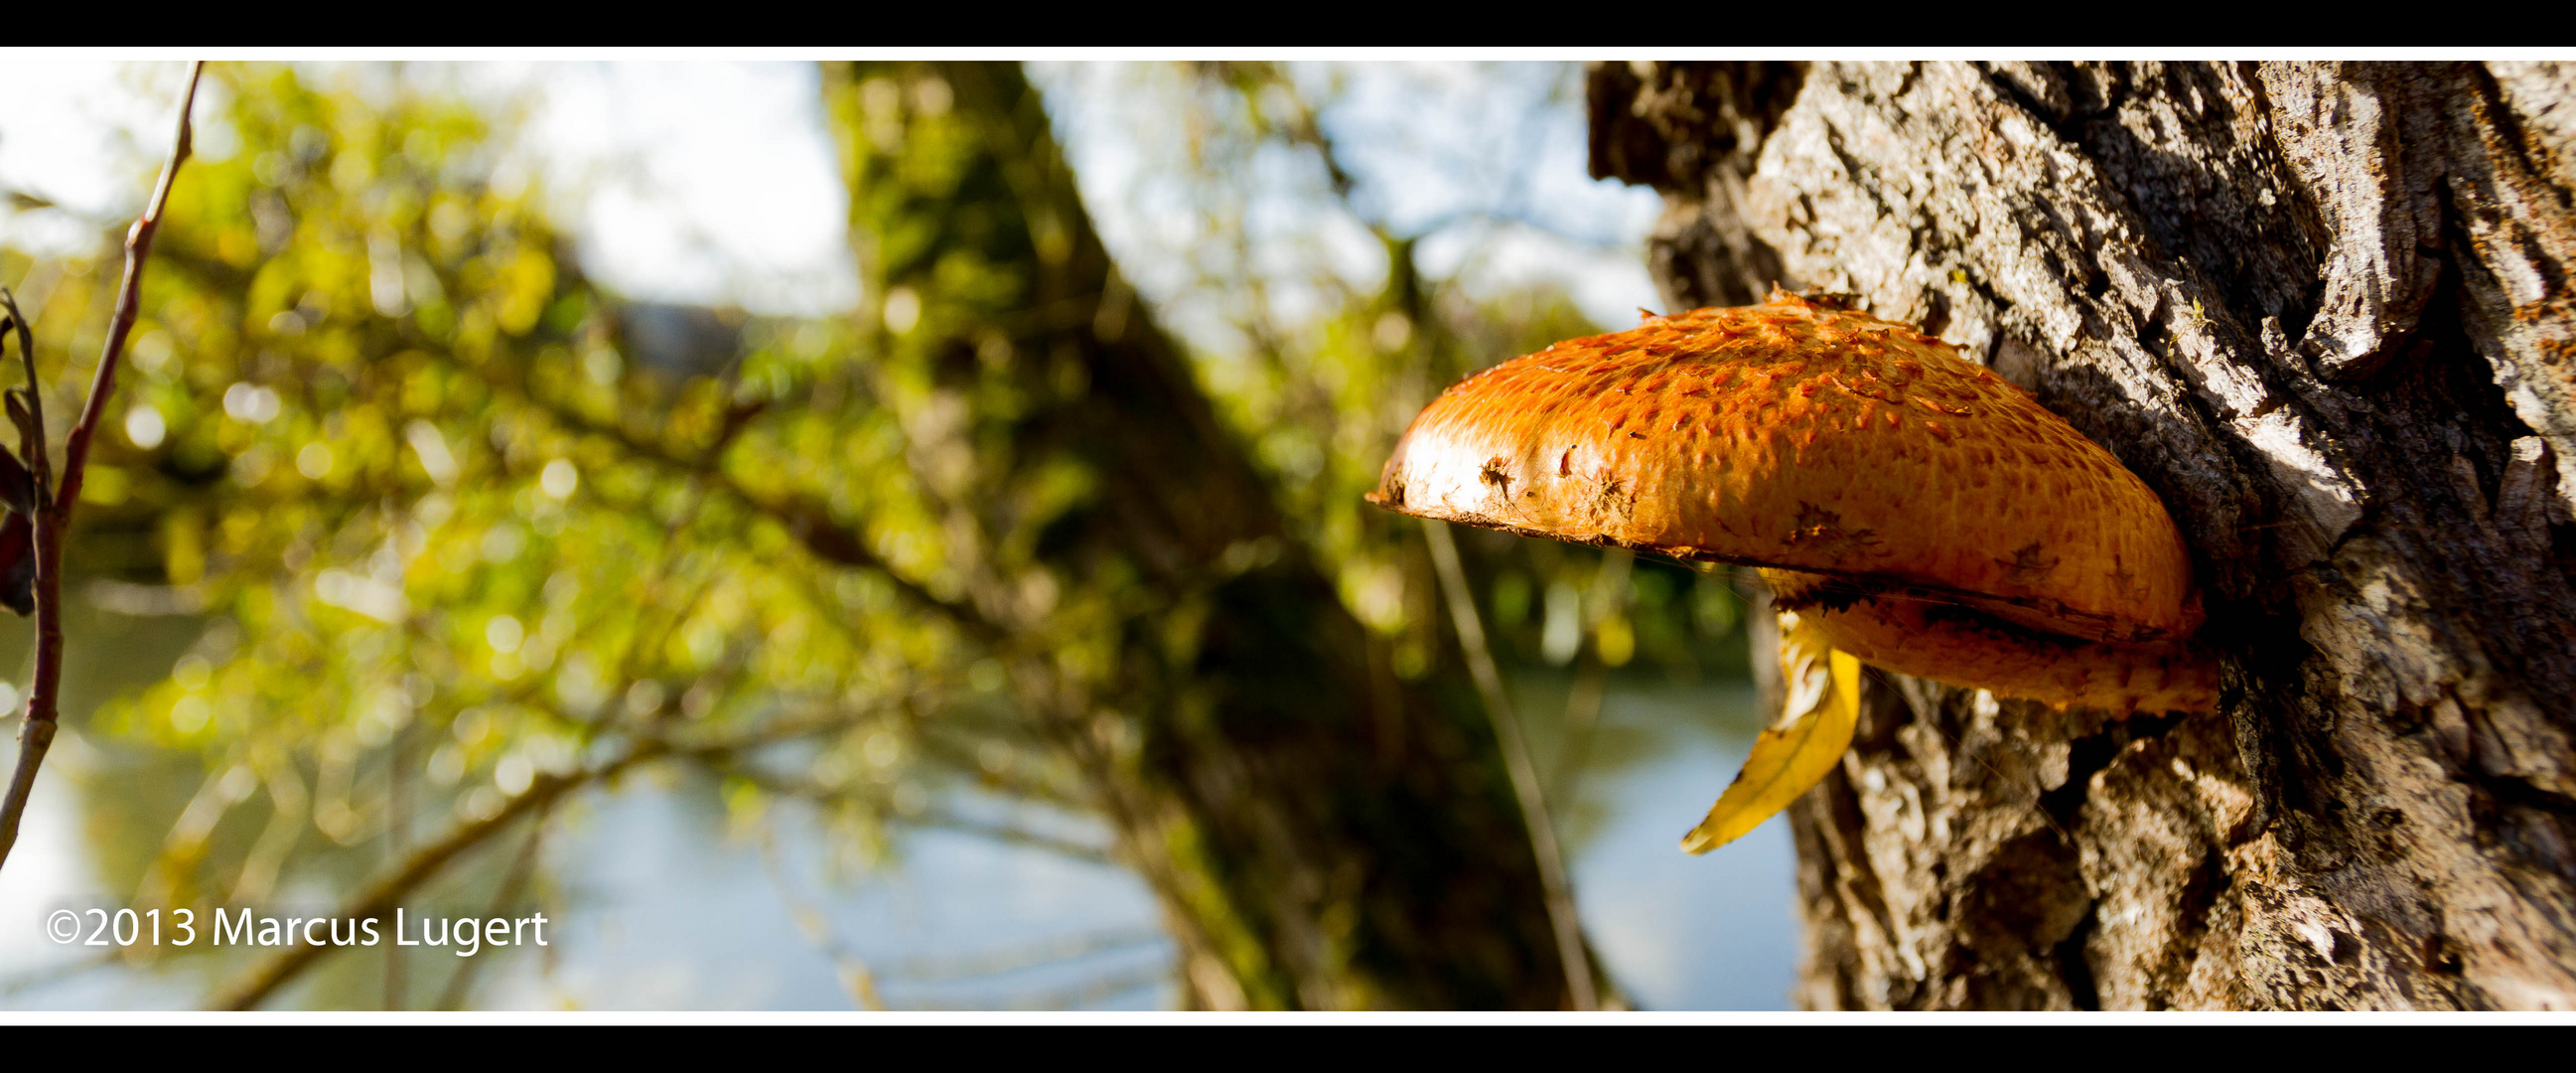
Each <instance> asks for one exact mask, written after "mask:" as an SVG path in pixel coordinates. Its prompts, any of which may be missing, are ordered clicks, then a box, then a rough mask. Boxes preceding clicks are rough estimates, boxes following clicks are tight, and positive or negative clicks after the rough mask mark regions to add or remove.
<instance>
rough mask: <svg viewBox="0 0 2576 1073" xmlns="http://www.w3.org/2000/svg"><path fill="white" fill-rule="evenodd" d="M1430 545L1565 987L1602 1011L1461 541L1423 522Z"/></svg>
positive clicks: (1583, 1005)
mask: <svg viewBox="0 0 2576 1073" xmlns="http://www.w3.org/2000/svg"><path fill="white" fill-rule="evenodd" d="M1422 532H1423V535H1424V536H1425V537H1427V538H1428V539H1429V540H1430V543H1431V565H1432V566H1433V568H1434V569H1435V570H1436V571H1437V572H1438V573H1439V575H1440V588H1441V591H1442V592H1443V593H1444V594H1446V595H1447V596H1448V598H1449V620H1450V623H1451V625H1453V626H1455V627H1457V630H1458V647H1460V648H1462V649H1465V650H1466V653H1467V673H1468V675H1469V676H1470V677H1472V678H1474V679H1475V680H1476V691H1477V692H1479V693H1483V694H1484V695H1485V712H1486V714H1488V715H1490V716H1492V717H1493V720H1494V737H1495V738H1496V739H1497V740H1498V742H1499V744H1501V745H1502V748H1503V767H1504V768H1505V769H1506V770H1508V771H1509V772H1511V776H1512V790H1513V792H1514V794H1515V796H1518V797H1519V798H1520V804H1521V820H1522V822H1523V823H1525V824H1527V825H1528V826H1529V837H1530V850H1531V851H1532V853H1533V855H1534V856H1536V857H1537V858H1538V877H1539V883H1540V885H1541V886H1543V887H1544V888H1546V892H1547V917H1548V922H1549V923H1551V924H1553V925H1555V926H1556V955H1557V958H1558V959H1559V960H1561V961H1563V962H1564V963H1565V987H1566V990H1567V991H1569V992H1572V997H1573V999H1574V1008H1575V1009H1576V1010H1577V1011H1580V1012H1584V1013H1590V1012H1592V1011H1594V1010H1597V1009H1599V1008H1600V999H1599V998H1598V997H1597V995H1596V993H1595V991H1594V989H1593V984H1592V958H1591V955H1590V954H1588V953H1586V952H1585V951H1584V949H1583V923H1582V921H1581V920H1579V919H1578V918H1576V916H1575V915H1574V885H1573V884H1572V883H1571V882H1569V881H1568V880H1567V879H1566V875H1565V857H1564V856H1563V854H1562V853H1561V852H1560V851H1559V850H1558V848H1557V842H1556V823H1555V821H1554V820H1552V819H1550V818H1549V816H1548V811H1547V792H1546V790H1545V789H1543V788H1541V787H1540V786H1539V781H1538V765H1537V764H1534V763H1531V762H1530V753H1529V742H1528V741H1527V740H1526V739H1524V738H1522V736H1521V724H1520V720H1518V719H1516V718H1514V717H1513V716H1512V705H1511V698H1510V697H1508V696H1505V695H1504V693H1503V676H1502V674H1501V673H1500V672H1498V671H1496V670H1495V669H1494V653H1493V651H1492V650H1491V649H1489V648H1487V647H1485V626H1484V623H1483V621H1482V620H1481V619H1479V618H1478V617H1477V615H1476V597H1475V594H1474V593H1473V592H1470V591H1469V590H1468V588H1467V571H1466V568H1465V567H1462V566H1460V565H1459V564H1458V542H1457V540H1456V539H1454V538H1452V537H1451V536H1450V535H1449V523H1447V522H1443V521H1439V520H1437V519H1433V518H1424V519H1423V520H1422Z"/></svg>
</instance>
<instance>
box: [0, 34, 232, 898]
mask: <svg viewBox="0 0 2576 1073" xmlns="http://www.w3.org/2000/svg"><path fill="white" fill-rule="evenodd" d="M205 70H206V65H205V63H204V61H202V60H201V61H198V62H197V63H195V64H193V65H191V66H190V67H189V68H188V90H187V94H186V95H185V96H184V97H182V98H180V102H179V130H178V134H177V135H176V136H175V137H174V139H173V141H172V144H171V146H170V162H169V164H168V165H166V166H164V167H163V168H162V169H161V182H160V184H159V186H158V187H156V188H155V189H154V190H153V191H152V201H151V204H150V205H148V206H147V207H146V208H145V209H144V210H143V215H142V216H141V217H140V218H138V219H136V220H135V221H134V227H133V229H132V230H129V231H127V232H126V233H125V281H124V283H123V284H122V285H121V286H119V287H118V289H117V296H116V315H115V317H114V318H113V319H111V320H110V321H109V322H108V325H107V343H106V346H105V348H104V349H103V350H101V351H100V353H99V357H98V371H97V373H96V375H95V378H94V379H93V380H92V381H91V383H90V389H89V403H88V405H86V406H85V407H83V408H82V410H81V415H80V420H79V421H78V422H76V423H74V424H73V425H72V431H71V437H70V439H68V440H66V441H64V444H63V474H62V483H61V487H60V488H59V489H49V488H47V486H46V485H47V482H48V481H49V480H50V479H51V474H52V465H51V463H50V461H49V460H48V459H47V458H46V457H45V415H44V404H43V402H42V401H41V400H42V395H43V392H42V391H41V389H40V387H39V384H38V381H37V380H36V355H35V352H34V351H33V350H32V349H29V348H28V347H27V342H28V334H27V327H26V318H25V317H23V316H20V315H18V312H17V308H16V305H15V303H11V305H10V309H9V313H10V319H11V320H13V321H15V322H16V325H15V326H16V329H17V333H18V341H19V348H20V349H21V350H22V351H24V354H23V356H24V357H25V358H26V361H27V390H26V393H25V394H24V395H23V396H21V398H23V399H24V410H23V411H22V412H23V414H24V419H23V420H22V421H21V422H20V426H19V434H20V441H19V443H20V447H21V449H23V450H24V451H26V453H27V459H26V461H27V463H28V467H27V468H28V473H29V476H30V477H31V478H32V480H33V487H32V492H33V495H31V496H30V499H31V501H32V503H31V505H32V506H34V508H35V510H34V512H33V514H32V516H30V517H29V518H28V521H29V522H30V523H32V524H33V526H34V531H35V535H34V544H35V548H34V554H35V557H36V592H35V601H36V673H35V677H34V680H33V681H32V682H31V683H30V684H29V687H28V690H27V714H26V719H25V722H24V723H23V725H21V726H20V728H19V731H18V768H17V771H16V772H15V773H14V774H12V775H11V777H10V779H9V793H8V796H7V797H6V798H5V799H0V864H6V863H7V862H8V859H9V850H10V849H11V848H12V847H14V846H16V845H17V843H18V820H19V817H20V816H22V815H24V814H25V812H26V810H27V796H28V794H30V793H32V792H34V790H35V785H36V771H37V769H38V768H40V767H42V766H43V765H44V762H45V752H46V750H48V749H51V748H52V747H53V744H54V731H55V720H56V718H57V717H58V716H59V714H60V712H59V711H58V710H57V704H58V702H59V698H60V695H61V692H62V677H63V591H62V590H63V580H62V573H63V531H64V529H65V528H66V527H67V526H69V525H70V524H71V517H72V508H73V507H75V506H77V505H78V504H79V502H80V489H81V476H82V474H83V472H84V471H85V470H87V469H88V466H89V443H90V438H91V437H92V436H93V435H95V434H96V433H97V432H98V422H99V418H100V416H101V415H103V414H105V413H106V412H107V402H108V399H109V398H110V397H112V396H113V395H115V393H116V365H117V359H118V358H120V357H123V356H124V354H125V337H126V336H127V334H129V333H131V332H132V331H133V330H134V319H135V316H136V314H137V312H138V310H139V309H140V307H141V305H142V301H143V264H144V260H145V258H147V257H150V256H151V254H152V238H153V236H154V235H155V234H157V233H159V231H160V230H161V210H162V209H163V208H165V207H167V206H168V205H169V203H170V187H171V185H172V184H174V183H175V182H177V181H178V178H179V166H180V165H182V164H185V163H187V161H188V151H189V148H190V144H189V143H190V141H191V137H190V135H191V128H190V127H189V124H188V113H189V112H190V111H191V110H193V109H194V108H195V107H196V104H197V79H198V77H199V76H201V75H203V74H204V73H205ZM12 409H13V410H16V409H17V408H16V407H12ZM11 416H12V417H18V416H19V413H17V412H13V413H12V414H11Z"/></svg>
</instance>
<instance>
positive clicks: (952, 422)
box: [825, 64, 1565, 1008]
mask: <svg viewBox="0 0 2576 1073" xmlns="http://www.w3.org/2000/svg"><path fill="white" fill-rule="evenodd" d="M825 92H826V98H827V102H828V105H829V108H830V111H831V115H832V120H833V125H834V127H835V130H836V132H837V134H838V136H839V139H840V142H841V145H842V148H843V151H844V165H845V172H846V174H847V176H848V177H849V184H850V191H851V224H852V226H851V233H852V240H853V243H854V245H855V247H856V249H857V253H858V257H859V261H860V265H861V277H862V280H863V285H864V287H865V288H866V296H865V301H864V304H865V308H866V310H867V311H868V312H867V315H868V316H870V317H873V318H878V319H879V320H881V321H882V323H883V324H884V327H885V332H884V334H883V336H882V338H883V354H882V356H881V357H880V359H879V360H878V362H877V363H876V364H877V366H878V369H877V371H876V379H877V391H878V394H879V397H880V398H879V401H880V402H881V403H882V404H884V405H886V406H888V407H890V408H892V409H893V410H895V411H896V412H897V413H899V414H900V415H901V416H902V419H903V422H904V427H905V431H906V434H907V436H908V438H909V440H910V444H911V447H910V452H911V457H912V459H913V462H914V470H915V472H916V475H917V478H918V482H919V484H920V486H921V487H922V488H923V489H925V490H926V493H927V495H928V500H929V503H930V509H931V510H933V511H934V512H935V513H937V514H938V515H939V517H940V519H941V524H942V531H943V533H944V534H946V545H945V547H944V548H943V554H944V555H945V556H946V559H947V563H948V573H949V575H950V580H953V581H954V582H955V586H954V587H955V589H956V591H957V594H958V596H957V601H956V603H955V605H954V607H955V610H956V613H957V614H958V616H959V617H960V619H961V621H964V622H966V623H968V625H969V626H970V629H969V630H968V631H967V632H969V633H979V634H980V636H981V637H982V639H983V642H984V643H985V644H987V645H988V646H989V647H991V648H992V649H993V650H994V651H995V652H996V653H997V655H998V656H999V657H1000V658H1001V659H1003V661H1004V663H1005V664H1006V666H1007V667H1008V669H1009V672H1010V680H1011V682H1012V688H1013V692H1014V694H1015V696H1016V697H1017V699H1018V700H1019V702H1020V704H1021V706H1022V708H1023V709H1024V710H1026V711H1027V712H1028V713H1029V714H1030V715H1031V717H1032V718H1033V719H1035V720H1037V721H1038V722H1039V723H1041V724H1042V725H1043V726H1042V731H1043V733H1044V735H1045V737H1046V739H1047V740H1048V741H1049V742H1050V743H1052V744H1053V745H1054V746H1055V747H1056V748H1057V749H1058V750H1060V751H1061V753H1062V755H1064V756H1066V757H1067V758H1069V759H1070V761H1071V762H1072V763H1073V764H1074V766H1075V767H1076V768H1077V769H1078V770H1080V771H1081V772H1082V773H1083V775H1084V777H1085V780H1086V782H1087V783H1088V786H1089V789H1090V792H1091V797H1092V798H1093V799H1094V800H1093V803H1094V804H1096V805H1097V807H1098V808H1099V810H1100V812H1101V814H1102V815H1103V816H1104V817H1105V818H1106V819H1107V820H1108V821H1109V823H1110V825H1111V826H1112V828H1113V829H1114V830H1115V832H1116V836H1117V843H1118V849H1119V852H1120V855H1121V856H1122V858H1123V859H1124V860H1126V862H1127V863H1128V864H1130V865H1131V866H1132V867H1134V868H1135V869H1136V871H1137V872H1138V874H1140V875H1141V876H1143V877H1144V879H1145V880H1146V881H1147V882H1148V883H1149V884H1150V885H1151V886H1152V888H1153V890H1154V892H1155V894H1156V896H1157V897H1158V898H1159V899H1160V901H1161V904H1162V907H1163V910H1164V914H1165V918H1166V921H1167V923H1168V924H1169V926H1170V930H1171V932H1172V934H1173V936H1174V938H1175V940H1176V942H1177V943H1178V944H1179V946H1180V948H1181V961H1182V965H1181V969H1182V977H1183V980H1184V986H1185V988H1186V991H1187V999H1188V1001H1189V1002H1190V1003H1192V1004H1194V1005H1197V1006H1202V1007H1214V1008H1246V1007H1250V1008H1295V1007H1305V1008H1353V1007H1428V1008H1448V1007H1474V1008H1493V1007H1506V1008H1509V1007H1539V1008H1557V1007H1559V1006H1561V1005H1562V1004H1563V1003H1564V1002H1565V997H1564V991H1565V984H1564V974H1563V972H1562V971H1561V968H1560V965H1559V962H1558V960H1557V957H1556V953H1555V948H1554V946H1553V940H1552V938H1551V933H1550V930H1549V924H1548V917H1547V911H1546V906H1545V902H1544V901H1543V899H1542V894H1541V890H1540V885H1539V879H1538V874H1537V870H1536V866H1535V863H1534V861H1533V859H1532V857H1531V854H1530V848H1529V840H1528V837H1527V835H1526V833H1525V832H1524V829H1523V827H1522V825H1521V822H1520V819H1519V815H1518V812H1517V811H1516V806H1515V805H1514V802H1513V798H1512V796H1511V789H1510V785H1509V783H1508V782H1507V780H1506V778H1505V776H1504V774H1503V770H1502V767H1501V762H1500V760H1499V759H1498V756H1497V754H1496V752H1495V747H1494V744H1493V741H1492V739H1491V736H1490V734H1489V733H1488V731H1487V729H1486V724H1485V722H1484V717H1483V716H1482V714H1481V712H1480V710H1479V709H1478V708H1477V706H1476V700H1475V697H1474V694H1473V691H1472V689H1471V688H1469V686H1468V685H1467V683H1466V680H1465V676H1464V674H1463V672H1459V671H1457V670H1455V669H1454V668H1455V661H1451V662H1450V664H1449V666H1447V667H1444V668H1443V669H1442V670H1440V671H1438V672H1436V673H1435V674H1434V675H1433V676H1432V677H1431V678H1430V679H1428V680H1425V681H1420V682H1407V681H1402V680H1399V679H1398V678H1397V677H1396V676H1395V675H1394V674H1393V673H1392V671H1391V670H1390V668H1389V662H1388V659H1387V655H1386V651H1385V645H1384V644H1383V643H1382V642H1381V641H1380V640H1379V639H1376V638H1373V637H1372V636H1370V635H1369V633H1368V631H1367V630H1365V629H1364V628H1363V627H1362V626H1361V625H1360V623H1359V622H1358V621H1357V620H1356V619H1354V618H1353V617H1352V616H1351V615H1350V614H1349V613H1348V612H1347V611H1345V610H1344V608H1343V607H1342V604H1341V602H1340V600H1339V598H1338V597H1337V595H1336V594H1335V592H1334V590H1333V588H1332V586H1331V585H1330V584H1329V583H1327V581H1326V580H1325V577H1324V575H1323V574H1322V573H1321V572H1320V571H1319V569H1318V567H1317V565H1316V564H1315V563H1314V562H1313V561H1312V560H1311V559H1310V558H1309V557H1308V554H1307V552H1306V551H1305V550H1304V549H1303V548H1302V547H1301V546H1300V545H1299V543H1298V541H1297V540H1296V539H1295V538H1294V537H1293V536H1292V535H1291V534H1290V532H1289V531H1288V529H1287V528H1286V526H1285V525H1284V524H1283V520H1282V519H1281V517H1280V516H1279V514H1278V511H1277V508H1276V507H1275V505H1274V503H1273V500H1272V498H1271V494H1270V490H1269V489H1268V487H1267V486H1266V484H1265V483H1264V481H1263V480H1262V479H1261V478H1260V476H1259V475H1258V474H1257V472H1256V471H1255V469H1254V468H1253V466H1252V465H1251V463H1250V461H1249V459H1248V457H1247V456H1246V454H1245V452H1244V450H1243V448H1242V446H1241V445H1240V444H1239V443H1238V442H1237V441H1236V440H1235V439H1234V438H1233V437H1232V436H1231V435H1230V434H1229V433H1228V432H1227V431H1226V430H1225V429H1224V428H1223V427H1222V426H1221V425H1220V424H1219V422H1218V420H1217V417H1216V415H1215V412H1214V411H1213V409H1212V408H1211V406H1210V404H1209V402H1208V400H1207V399H1206V398H1205V396H1204V395H1203V394H1202V393H1201V391H1200V389H1199V387H1198V386H1197V383H1196V381H1195V380H1194V378H1193V376H1192V373H1191V370H1190V368H1189V365H1188V363H1187V362H1186V361H1185V360H1183V359H1182V358H1181V356H1180V355H1179V353H1178V351H1177V350H1176V348H1175V347H1174V345H1173V343H1172V342H1171V341H1170V339H1169V338H1168V337H1166V336H1165V335H1164V334H1163V333H1162V331H1161V330H1160V329H1159V328H1158V327H1156V325H1155V323H1154V321H1153V318H1152V317H1151V316H1150V315H1149V313H1148V311H1147V310H1146V309H1145V308H1144V307H1143V306H1141V305H1140V304H1139V303H1138V302H1137V300H1136V298H1135V295H1134V292H1133V291H1132V290H1131V289H1130V288H1129V287H1128V286H1127V285H1126V283H1125V281H1124V280H1122V279H1121V278H1120V277H1119V274H1118V272H1117V270H1116V268H1115V266H1114V265H1113V264H1112V263H1111V261H1110V258H1109V256H1108V253H1107V252H1106V250H1104V249H1103V248H1102V246H1101V243H1100V240H1099V238H1098V236H1096V235H1095V234H1094V233H1093V230H1092V227H1091V223H1090V219H1089V217H1088V216H1087V214H1086V213H1085V212H1084V210H1083V206H1082V202H1081V199H1080V197H1079V195H1078V193H1077V191H1076V189H1075V186H1074V182H1073V175H1072V173H1071V172H1070V171H1069V170H1068V168H1067V167H1066V165H1065V163H1064V160H1063V158H1062V156H1061V154H1060V153H1059V151H1058V149H1057V147H1056V145H1055V143H1054V141H1053V139H1052V137H1051V136H1050V134H1049V130H1048V121H1047V116H1046V113H1045V111H1044V110H1043V108H1042V107H1041V104H1040V101H1039V98H1038V95H1037V94H1036V93H1035V92H1034V91H1033V90H1032V89H1031V88H1030V86H1029V85H1028V83H1027V82H1026V80H1025V79H1024V77H1023V75H1022V74H1021V72H1020V70H1019V69H1018V68H1017V67H1016V66H1010V65H995V64H936V65H934V64H920V65H913V64H902V65H872V64H867V65H844V64H832V65H827V68H826V89H825ZM941 584H943V582H942V581H941V580H940V579H933V580H932V581H931V583H930V587H931V588H932V589H934V590H936V589H938V588H939V587H940V585H941Z"/></svg>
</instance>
